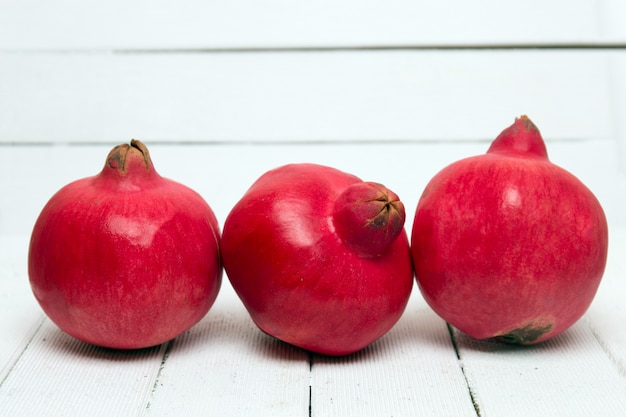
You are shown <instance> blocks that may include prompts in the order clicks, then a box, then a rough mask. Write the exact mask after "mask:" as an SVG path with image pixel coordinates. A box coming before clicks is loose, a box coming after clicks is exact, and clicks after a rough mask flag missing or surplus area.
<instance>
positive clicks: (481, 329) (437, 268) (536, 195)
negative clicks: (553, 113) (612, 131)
mask: <svg viewBox="0 0 626 417" xmlns="http://www.w3.org/2000/svg"><path fill="white" fill-rule="evenodd" d="M607 247H608V228H607V222H606V217H605V215H604V212H603V210H602V207H601V206H600V203H599V202H598V200H597V199H596V197H595V196H594V195H593V194H592V192H591V191H590V190H589V189H588V188H587V187H586V186H585V185H584V184H583V183H582V182H581V181H580V180H579V179H577V178H576V177H575V176H574V175H572V174H571V173H569V172H567V171H566V170H564V169H563V168H561V167H558V166H556V165H554V164H553V163H551V162H550V161H549V160H548V154H547V151H546V146H545V144H544V141H543V139H542V137H541V134H540V132H539V130H538V129H537V127H536V126H535V125H534V124H533V123H532V122H531V120H530V119H529V118H528V117H526V116H521V117H519V118H517V119H516V120H515V122H514V123H513V125H511V126H510V127H508V128H507V129H505V130H504V131H503V132H502V133H501V134H500V135H499V136H498V137H497V138H496V139H495V140H494V141H493V143H492V144H491V146H490V148H489V150H488V151H487V153H486V154H485V155H479V156H474V157H470V158H466V159H462V160H460V161H457V162H455V163H452V164H451V165H449V166H447V167H446V168H444V169H443V170H441V171H440V172H439V173H438V174H436V175H435V176H434V177H433V178H432V180H431V181H430V182H429V183H428V184H427V186H426V188H425V190H424V192H423V194H422V196H421V198H420V200H419V202H418V205H417V210H416V212H415V219H414V224H413V229H412V235H411V251H412V257H413V262H414V266H415V272H416V275H417V281H418V285H419V288H420V290H421V292H422V294H423V295H424V298H425V299H426V301H427V302H428V304H429V305H430V306H431V307H432V308H433V310H434V311H435V312H436V313H438V314H439V315H440V316H441V317H442V318H443V319H445V320H446V321H448V322H449V323H450V324H451V325H453V326H454V327H456V328H458V329H459V330H461V331H463V332H464V333H466V334H468V335H469V336H471V337H473V338H475V339H490V338H493V339H495V340H499V341H502V342H508V343H516V344H534V343H538V342H541V341H544V340H546V339H549V338H551V337H553V336H556V335H558V334H560V333H561V332H563V331H565V330H566V329H567V328H569V327H570V326H571V325H572V324H573V323H575V322H576V321H577V320H578V319H579V318H580V317H581V316H582V315H583V314H584V312H585V311H586V310H587V308H588V307H589V305H590V304H591V302H592V300H593V298H594V296H595V293H596V291H597V289H598V286H599V285H600V280H601V278H602V275H603V273H604V268H605V264H606V259H607Z"/></svg>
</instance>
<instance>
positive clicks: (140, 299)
mask: <svg viewBox="0 0 626 417" xmlns="http://www.w3.org/2000/svg"><path fill="white" fill-rule="evenodd" d="M218 247H219V228H218V224H217V220H216V218H215V215H214V214H213V212H212V210H211V208H210V207H209V206H208V205H207V203H206V202H205V201H204V200H203V199H202V197H201V196H200V195H199V194H197V193H196V192H194V191H192V190H191V189H189V188H187V187H186V186H184V185H182V184H179V183H177V182H174V181H171V180H169V179H166V178H163V177H161V176H160V175H159V174H157V172H156V171H155V169H154V167H153V165H152V161H151V159H150V155H149V153H148V149H147V148H146V147H145V145H144V144H142V143H141V142H140V141H137V140H132V141H131V143H130V145H127V144H125V145H120V146H117V147H115V148H114V149H113V150H112V151H111V152H110V153H109V155H108V157H107V160H106V163H105V166H104V168H103V169H102V171H101V172H100V173H99V174H98V175H96V176H93V177H89V178H84V179H81V180H78V181H75V182H72V183H70V184H68V185H66V186H65V187H63V188H61V189H60V190H59V191H58V192H57V193H56V194H55V195H54V196H53V197H52V198H51V199H50V201H48V203H47V204H46V205H45V207H44V208H43V210H42V212H41V214H40V215H39V218H38V219H37V221H36V223H35V226H34V229H33V232H32V236H31V241H30V249H29V256H28V272H29V276H30V284H31V286H32V290H33V293H34V295H35V297H36V299H37V301H38V302H39V304H40V305H41V307H42V308H43V310H44V312H45V313H46V314H47V315H48V317H50V319H51V320H52V321H53V322H54V323H56V324H57V325H58V326H59V327H60V328H61V329H62V330H64V331H65V332H66V333H68V334H70V335H71V336H74V337H75V338H77V339H80V340H83V341H85V342H88V343H91V344H94V345H99V346H103V347H109V348H118V349H134V348H144V347H149V346H154V345H157V344H160V343H163V342H165V341H168V340H170V339H172V338H174V337H176V336H177V335H179V334H181V333H182V332H184V331H185V330H187V329H189V328H190V327H191V326H193V325H194V324H195V323H197V322H198V321H199V320H200V319H201V318H202V317H203V316H204V315H205V314H206V313H207V311H208V310H209V308H210V307H211V305H212V304H213V302H214V301H215V298H216V297H217V294H218V291H219V288H220V284H221V276H222V267H221V263H220V259H219V252H218Z"/></svg>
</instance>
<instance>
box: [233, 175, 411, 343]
mask: <svg viewBox="0 0 626 417" xmlns="http://www.w3.org/2000/svg"><path fill="white" fill-rule="evenodd" d="M404 220H405V213H404V206H403V205H402V203H401V202H400V200H399V199H398V197H397V196H396V195H395V194H394V193H393V192H391V191H390V190H388V189H387V188H385V187H384V186H382V185H380V184H377V183H371V182H363V181H361V180H360V179H359V178H357V177H355V176H353V175H349V174H346V173H344V172H341V171H339V170H337V169H334V168H330V167H326V166H321V165H315V164H291V165H286V166H282V167H280V168H277V169H274V170H271V171H269V172H267V173H265V174H264V175H262V176H261V177H260V178H259V179H258V180H257V181H256V182H255V183H254V184H253V185H252V186H251V187H250V189H249V190H248V191H247V192H246V193H245V195H244V196H243V197H242V198H241V200H240V201H239V202H238V203H237V204H236V205H235V206H234V207H233V209H232V210H231V212H230V214H229V215H228V217H227V219H226V221H225V223H224V232H223V235H222V259H223V262H224V268H225V270H226V274H227V275H228V278H229V279H230V282H231V283H232V285H233V287H234V289H235V291H236V292H237V294H238V295H239V297H240V298H241V300H242V301H243V304H244V305H245V307H246V308H247V310H248V312H249V313H250V315H251V317H252V319H253V320H254V322H255V323H256V324H257V325H258V327H259V328H260V329H261V330H263V331H264V332H266V333H268V334H270V335H272V336H274V337H276V338H278V339H281V340H283V341H285V342H287V343H290V344H293V345H296V346H299V347H301V348H304V349H307V350H310V351H313V352H318V353H322V354H327V355H344V354H349V353H352V352H356V351H358V350H360V349H362V348H364V347H365V346H367V345H369V344H370V343H372V342H373V341H374V340H376V339H378V338H380V337H381V336H382V335H383V334H385V333H386V332H387V331H388V330H389V329H390V328H391V327H392V326H393V325H394V324H395V323H396V322H397V320H398V319H399V318H400V316H401V314H402V313H403V311H404V309H405V307H406V304H407V301H408V299H409V295H410V293H411V288H412V285H413V269H412V265H411V257H410V249H409V244H408V238H407V236H406V233H405V231H404V228H403V227H404Z"/></svg>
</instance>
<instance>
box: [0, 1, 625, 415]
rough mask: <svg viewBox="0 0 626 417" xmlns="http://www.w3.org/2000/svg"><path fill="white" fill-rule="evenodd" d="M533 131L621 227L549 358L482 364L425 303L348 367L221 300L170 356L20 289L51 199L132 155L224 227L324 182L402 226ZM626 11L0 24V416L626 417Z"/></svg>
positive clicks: (55, 18) (31, 19)
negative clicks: (288, 192)
mask: <svg viewBox="0 0 626 417" xmlns="http://www.w3.org/2000/svg"><path fill="white" fill-rule="evenodd" d="M521 114H528V115H529V116H530V117H531V119H532V120H533V121H534V122H535V123H536V124H537V125H538V126H539V128H540V130H541V131H542V133H543V135H544V138H545V139H546V142H547V146H548V152H549V155H550V158H551V159H552V161H553V162H555V163H558V164H559V165H561V166H563V167H564V168H566V169H568V170H569V171H571V172H573V173H574V174H575V175H577V176H578V177H579V178H580V179H581V180H583V182H585V183H586V184H587V185H588V186H589V188H591V189H592V190H593V191H594V193H595V194H596V195H597V196H598V198H599V200H600V201H601V203H602V205H603V206H604V208H605V211H606V213H607V217H608V219H609V225H610V254H609V264H608V266H607V272H606V274H605V278H604V280H603V283H602V285H601V287H600V290H599V292H598V295H597V297H596V299H595V300H594V303H593V305H592V306H591V308H590V309H589V311H588V312H587V314H586V315H585V316H584V317H583V318H582V319H581V320H580V322H578V323H577V324H576V325H575V326H574V327H573V328H571V329H570V330H569V331H568V332H566V333H565V334H563V335H562V336H560V337H558V338H556V339H553V340H552V341H549V342H547V343H545V344H542V345H539V346H536V347H532V348H516V347H509V346H503V345H497V344H493V343H488V342H476V341H473V340H471V339H469V338H468V337H466V336H465V335H463V334H461V333H459V332H457V331H456V330H455V329H451V328H449V327H448V326H447V325H446V323H445V322H443V321H442V320H441V319H439V318H438V317H437V316H436V315H435V314H434V313H433V312H432V311H431V310H430V309H429V308H428V306H427V305H426V304H425V302H424V301H423V299H422V297H421V295H420V294H419V291H418V290H417V288H415V291H414V293H413V295H412V297H411V301H410V303H409V306H408V308H407V310H406V313H405V315H404V316H403V317H402V319H401V320H400V322H399V323H398V324H397V326H396V327H394V328H393V329H392V331H391V332H390V333H389V334H387V335H386V336H385V337H383V338H382V339H380V340H379V341H377V342H375V343H374V344H373V345H371V346H370V347H368V348H366V349H365V350H363V351H362V352H359V353H357V354H354V355H350V356H347V357H343V358H327V357H323V356H319V355H313V354H309V353H307V352H305V351H302V350H299V349H297V348H293V347H291V346H288V345H285V344H283V343H280V342H277V341H275V340H273V339H271V338H269V337H268V336H265V335H263V334H262V333H261V332H260V331H258V330H257V329H256V328H255V326H254V325H253V324H252V322H251V320H250V319H249V317H248V316H247V313H246V311H245V309H244V308H243V306H242V305H241V303H240V302H239V300H238V299H237V297H236V295H235V294H234V292H233V290H232V288H231V287H230V285H229V284H228V280H227V279H225V281H224V285H223V287H222V290H221V292H220V295H219V296H218V299H217V302H216V304H215V305H214V307H213V308H212V309H211V311H210V312H209V313H208V314H207V316H206V317H205V318H204V319H203V320H202V321H201V322H200V323H199V324H198V325H196V326H195V327H194V328H193V329H191V330H190V331H188V332H187V333H185V334H183V335H182V336H180V337H178V338H177V339H175V340H174V341H171V342H169V343H166V344H164V345H162V346H159V347H155V348H153V349H148V350H141V351H137V352H116V351H110V350H103V349H99V348H94V347H91V346H88V345H85V344H83V343H80V342H77V341H75V340H73V339H71V338H70V337H69V336H66V335H65V334H63V333H62V332H61V331H60V330H58V329H57V328H56V326H55V325H54V324H52V323H51V322H50V321H49V320H48V319H47V318H45V316H44V315H43V313H42V311H41V309H40V308H39V306H38V305H37V303H36V302H35V300H34V297H33V296H32V294H31V292H30V287H29V285H28V279H27V273H26V255H27V254H26V251H27V245H28V238H29V235H30V231H31V228H32V225H33V223H34V221H35V219H36V216H37V215H38V213H39V211H40V210H41V208H42V207H43V205H44V204H45V202H46V201H47V200H48V199H49V198H50V196H51V195H52V194H53V193H54V192H55V191H56V190H58V189H59V188H60V187H61V186H63V185H65V184H66V183H68V182H69V181H71V180H74V179H78V178H82V177H85V176H89V175H94V174H96V173H97V172H99V171H100V169H101V167H102V165H103V163H104V158H105V156H106V154H107V153H108V151H109V149H110V148H111V147H112V146H114V145H116V144H119V143H122V142H127V141H129V140H130V138H132V137H135V138H138V139H141V140H142V141H144V142H145V143H146V144H147V145H148V146H149V148H150V150H151V153H152V158H153V161H154V163H155V166H156V168H157V170H158V171H159V172H160V173H161V174H162V175H163V176H166V177H169V178H172V179H175V180H177V181H180V182H182V183H185V184H187V185H188V186H190V187H192V188H194V189H196V190H197V191H198V192H200V193H201V194H202V195H203V196H204V197H205V199H206V200H207V201H208V202H209V204H210V205H211V206H212V207H213V208H214V210H215V212H216V214H217V216H218V219H219V220H220V224H223V221H224V219H225V217H226V215H227V214H228V211H229V210H230V208H231V207H232V206H233V205H234V204H235V202H236V201H237V200H238V199H239V198H240V197H241V195H242V194H243V193H244V192H245V190H246V189H247V188H248V186H249V185H250V184H251V183H252V182H253V181H254V180H255V179H256V178H257V177H258V176H259V175H261V174H262V173H263V172H265V171H266V170H268V169H271V168H274V167H276V166H279V165H282V164H285V163H289V162H305V161H306V162H316V163H321V164H326V165H331V166H334V167H337V168H339V169H343V170H345V171H348V172H351V173H353V174H356V175H358V176H360V177H362V178H363V179H366V180H374V181H379V182H382V183H384V184H385V185H387V186H388V187H389V188H391V189H392V190H394V191H396V192H397V193H398V194H399V195H400V197H401V198H402V200H403V201H404V202H405V204H406V207H407V212H408V217H409V219H408V221H407V225H406V227H407V230H410V227H411V224H412V216H413V213H414V209H415V206H416V204H417V200H418V198H419V195H420V193H421V191H422V189H423V187H424V185H425V184H426V182H427V181H428V180H429V179H430V178H431V177H432V175H434V174H435V173H436V172H437V171H438V170H439V169H441V168H443V166H445V165H446V164H448V163H450V162H453V161H455V160H457V159H459V158H462V157H466V156H471V155H475V154H479V153H483V152H485V151H486V149H487V147H488V145H489V142H490V140H492V139H493V138H494V137H495V136H496V135H497V134H498V133H499V132H500V131H501V130H502V129H504V128H505V127H507V126H508V125H510V124H511V123H512V122H513V120H514V118H515V117H516V116H519V115H521ZM624 207H626V3H624V2H623V1H621V0H570V1H565V0H554V1H551V2H546V1H543V0H541V1H539V0H527V1H525V2H523V3H519V2H505V1H497V0H479V1H462V0H439V1H434V0H433V1H431V0H414V1H409V0H386V1H373V0H365V1H356V0H347V1H328V0H317V1H315V2H299V1H286V0H265V1H260V0H257V1H252V0H231V1H218V0H215V1H210V0H209V1H206V0H205V1H201V0H181V1H177V2H168V1H163V0H153V1H145V0H124V1H122V0H110V1H108V2H89V1H78V0H57V1H44V0H0V416H2V417H4V416H7V417H8V416H11V417H13V416H35V415H40V416H84V415H89V416H94V417H96V416H146V415H147V416H181V415H185V416H212V415H228V416H322V417H325V416H394V417H398V416H472V417H474V416H480V417H485V416H555V415H564V416H588V415H602V416H626V330H624V323H625V322H626V308H625V307H624V302H623V299H624V296H626V284H625V283H624V278H625V277H626V260H624V256H623V254H624V252H625V251H626V215H625V214H624Z"/></svg>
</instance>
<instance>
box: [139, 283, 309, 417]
mask: <svg viewBox="0 0 626 417" xmlns="http://www.w3.org/2000/svg"><path fill="white" fill-rule="evenodd" d="M309 368H310V364H309V355H308V353H307V352H306V351H304V350H301V349H298V348H295V347H293V346H290V345H287V344H285V343H282V342H280V341H278V340H276V339H274V338H271V337H270V336H267V335H266V334H265V333H262V332H261V331H260V330H259V329H258V328H257V327H256V326H255V325H254V323H253V322H252V320H251V319H250V316H249V315H248V313H247V311H246V310H245V308H244V307H243V304H242V303H241V302H240V301H239V299H238V298H237V296H236V294H235V292H234V290H233V289H232V287H231V286H230V284H229V283H228V282H227V281H226V282H225V283H224V286H223V288H222V290H221V292H220V294H219V297H218V299H217V301H216V303H215V305H214V306H213V307H212V308H211V310H210V311H209V313H208V315H207V316H206V317H205V318H204V320H202V321H201V322H200V323H198V324H197V325H196V326H194V327H193V328H192V329H191V330H190V331H188V332H187V333H185V334H184V335H182V336H181V337H179V338H177V339H176V340H175V341H174V343H173V347H172V350H171V351H170V352H169V355H168V358H167V361H166V362H165V363H164V366H163V369H162V370H161V372H160V375H159V378H158V380H157V382H156V389H155V391H154V393H153V396H152V398H151V399H150V403H149V407H148V409H147V411H148V412H147V415H148V416H170V417H178V416H181V415H184V416H189V417H196V416H197V417H200V416H217V415H228V416H233V417H235V416H242V417H244V416H246V417H247V416H305V415H308V409H309Z"/></svg>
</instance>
